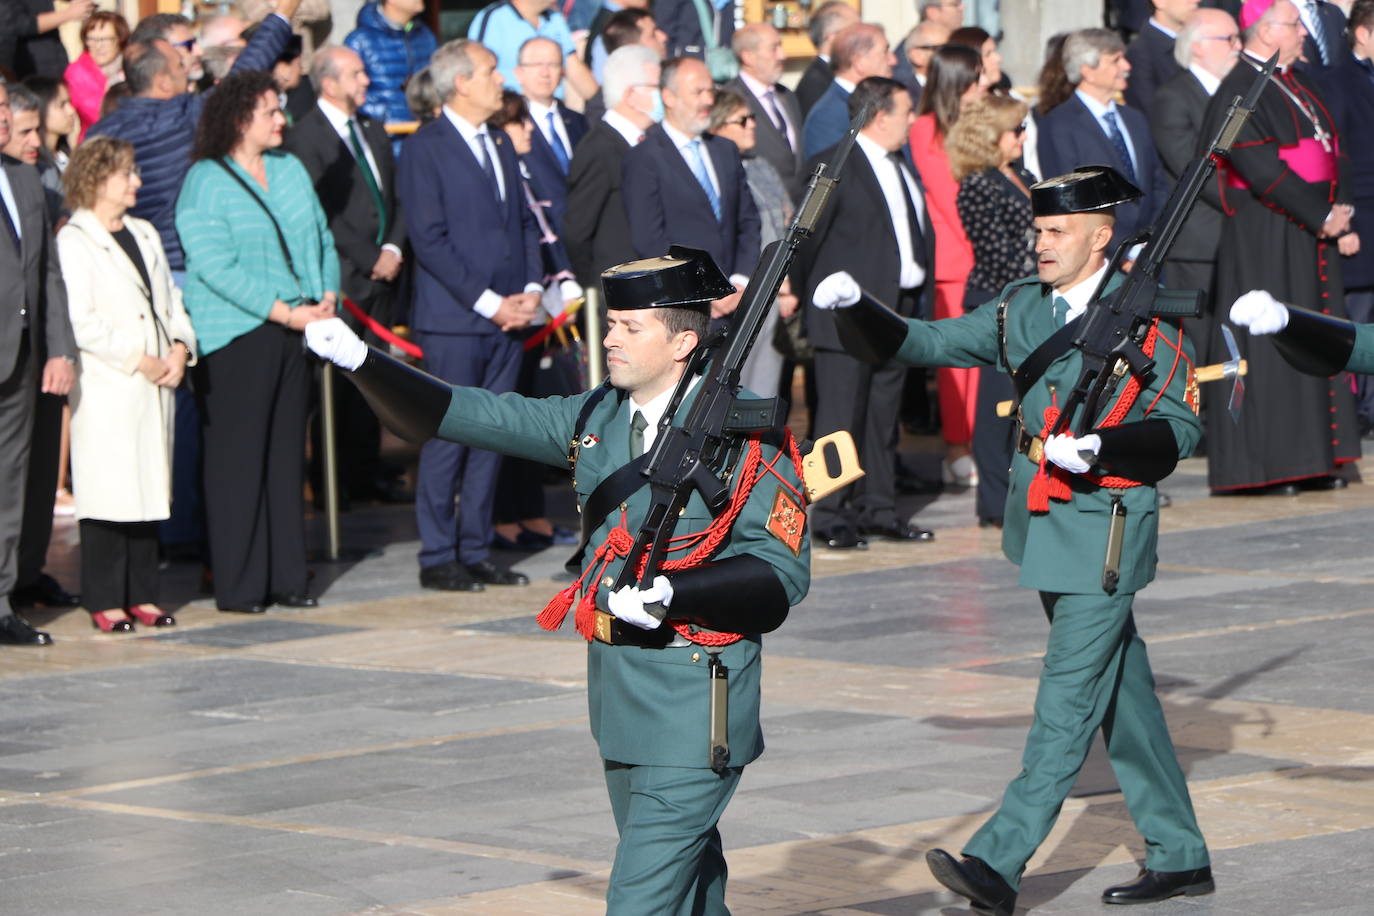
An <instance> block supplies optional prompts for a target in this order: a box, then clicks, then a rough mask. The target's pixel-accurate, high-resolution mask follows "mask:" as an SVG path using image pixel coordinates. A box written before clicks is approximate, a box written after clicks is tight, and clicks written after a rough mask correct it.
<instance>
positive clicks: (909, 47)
mask: <svg viewBox="0 0 1374 916" xmlns="http://www.w3.org/2000/svg"><path fill="white" fill-rule="evenodd" d="M950 34H951V31H950V29H949V28H948V27H946V26H945V25H944V24H942V23H939V22H931V21H930V20H926V21H925V22H922V23H920V24H919V25H917V26H916V28H914V29H912V30H911V31H910V32H908V33H907V36H906V41H903V42H902V43H901V45H899V46H898V48H897V50H896V51H894V52H893V53H894V54H895V55H896V57H897V66H896V67H894V68H893V70H892V78H893V79H895V80H896V81H897V82H899V83H901V84H902V85H903V86H905V87H906V91H907V92H909V93H910V94H911V106H912V110H913V111H914V110H915V109H916V108H919V107H920V105H921V92H922V90H924V89H925V86H926V74H927V73H928V72H929V71H930V61H931V58H933V57H934V56H935V52H936V51H937V50H938V49H939V47H940V46H941V45H943V44H944V43H945V42H947V41H949V36H950ZM903 63H905V64H906V66H902V64H903Z"/></svg>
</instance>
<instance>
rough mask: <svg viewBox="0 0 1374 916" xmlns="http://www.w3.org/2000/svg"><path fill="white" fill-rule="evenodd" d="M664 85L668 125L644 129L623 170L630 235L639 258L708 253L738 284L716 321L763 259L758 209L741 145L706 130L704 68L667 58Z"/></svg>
mask: <svg viewBox="0 0 1374 916" xmlns="http://www.w3.org/2000/svg"><path fill="white" fill-rule="evenodd" d="M659 86H660V87H661V90H662V93H663V112H664V114H663V123H661V124H656V125H654V126H653V127H650V128H649V129H648V130H647V131H645V133H644V142H643V143H641V144H639V145H638V146H636V147H635V148H634V149H632V150H630V151H629V152H628V153H626V154H625V162H624V165H623V166H622V169H621V188H622V191H623V194H624V203H625V215H626V217H627V218H628V219H629V223H630V237H631V239H632V240H633V241H634V246H635V253H636V254H638V255H639V257H641V258H649V257H657V256H658V255H660V254H662V253H663V252H665V251H667V250H668V248H669V246H671V245H687V246H689V247H692V248H700V249H703V250H704V251H707V252H709V253H710V255H711V259H712V260H714V261H715V262H716V264H717V265H719V266H720V269H721V270H722V271H724V272H725V274H726V275H727V276H729V277H730V282H731V283H733V284H735V287H736V293H735V294H734V295H732V296H727V297H725V298H723V299H718V300H716V301H715V302H713V303H712V304H711V317H712V318H721V317H723V316H725V315H728V314H730V313H731V312H733V311H734V310H735V306H737V305H739V291H742V290H743V289H744V286H745V284H746V283H748V282H749V274H750V273H752V272H753V270H754V265H755V264H756V263H757V262H758V259H759V211H758V208H757V207H756V206H755V205H754V197H753V195H752V194H751V193H750V192H749V183H748V180H747V178H746V177H745V174H744V163H743V162H742V161H741V159H740V156H739V148H738V147H736V146H735V144H733V143H731V142H730V141H729V140H726V139H724V138H722V137H717V136H714V135H712V134H708V133H706V127H707V125H708V124H709V123H710V120H711V103H712V100H713V98H714V96H715V87H714V86H713V85H712V83H711V74H710V72H709V71H708V70H707V69H706V65H705V64H704V63H702V62H701V61H699V60H697V59H696V58H691V57H679V58H676V59H674V60H670V61H668V62H667V63H666V64H664V65H663V73H662V76H661V77H660V78H659Z"/></svg>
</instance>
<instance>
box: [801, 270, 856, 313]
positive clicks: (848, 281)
mask: <svg viewBox="0 0 1374 916" xmlns="http://www.w3.org/2000/svg"><path fill="white" fill-rule="evenodd" d="M859 294H860V291H859V284H857V283H855V282H854V278H853V277H851V276H850V275H849V274H847V273H845V272H844V271H843V270H841V271H836V272H835V273H833V274H831V275H830V276H828V277H826V278H825V279H824V280H822V281H821V282H820V283H819V284H817V286H816V291H815V292H814V293H813V294H812V295H811V304H812V305H814V306H815V307H816V308H818V309H837V308H838V309H842V308H848V307H849V306H851V305H853V304H854V303H856V302H858V301H859Z"/></svg>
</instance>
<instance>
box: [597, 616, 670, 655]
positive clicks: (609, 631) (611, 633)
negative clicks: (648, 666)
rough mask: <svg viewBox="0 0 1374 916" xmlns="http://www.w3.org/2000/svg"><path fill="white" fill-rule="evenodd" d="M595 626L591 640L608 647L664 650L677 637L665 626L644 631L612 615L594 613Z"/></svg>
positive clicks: (661, 625)
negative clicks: (637, 647)
mask: <svg viewBox="0 0 1374 916" xmlns="http://www.w3.org/2000/svg"><path fill="white" fill-rule="evenodd" d="M595 613H596V625H595V626H594V627H593V628H592V638H594V639H595V640H596V641H597V642H604V643H605V644H606V645H608V646H639V647H640V648H641V649H665V648H667V647H668V644H669V643H670V642H672V641H673V640H674V639H675V638H676V637H677V630H674V629H673V628H672V627H670V626H668V625H667V624H660V625H659V627H658V629H655V630H646V629H643V628H642V627H637V626H635V625H634V624H631V623H626V622H625V621H623V620H621V619H620V618H619V617H616V616H615V615H614V614H608V613H606V612H605V611H596V612H595Z"/></svg>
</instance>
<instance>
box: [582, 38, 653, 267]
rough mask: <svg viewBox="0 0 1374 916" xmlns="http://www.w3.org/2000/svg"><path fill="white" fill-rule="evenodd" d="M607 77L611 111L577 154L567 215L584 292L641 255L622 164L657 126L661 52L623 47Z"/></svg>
mask: <svg viewBox="0 0 1374 916" xmlns="http://www.w3.org/2000/svg"><path fill="white" fill-rule="evenodd" d="M604 76H605V80H604V81H603V82H602V84H601V91H602V93H603V94H604V95H605V98H606V101H607V102H609V103H611V107H610V110H609V111H607V112H606V114H605V115H604V116H603V117H602V118H601V120H599V121H597V122H596V123H595V124H594V125H592V128H591V130H589V131H588V132H587V136H585V137H583V138H582V142H581V143H579V144H577V149H576V150H574V151H573V158H572V166H571V167H570V168H569V169H568V210H567V213H566V214H565V215H564V217H563V244H564V246H565V247H566V248H567V250H568V258H569V260H571V261H572V265H573V273H574V274H576V275H577V280H578V282H579V283H581V284H582V286H583V288H587V287H591V286H593V285H595V284H596V283H597V282H598V280H599V279H600V277H601V272H602V271H603V270H605V269H606V268H608V267H612V266H614V265H616V264H620V263H623V262H624V261H627V260H633V258H634V257H635V246H634V242H633V241H631V238H630V221H629V218H628V217H627V216H626V215H625V204H624V202H623V201H622V199H621V190H620V176H621V171H622V168H621V166H622V164H623V163H624V160H625V154H626V153H628V152H629V151H630V148H631V147H634V146H637V145H638V144H639V142H640V141H641V140H643V139H644V132H645V131H646V130H648V129H649V127H650V126H652V125H653V123H654V119H653V116H652V114H651V112H652V111H653V108H654V97H655V95H656V94H657V92H658V78H659V58H658V53H657V52H656V51H654V50H653V49H651V48H647V47H644V46H643V45H627V46H625V47H623V48H619V49H617V50H615V51H612V52H611V56H610V57H608V58H606V70H605V73H604Z"/></svg>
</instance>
